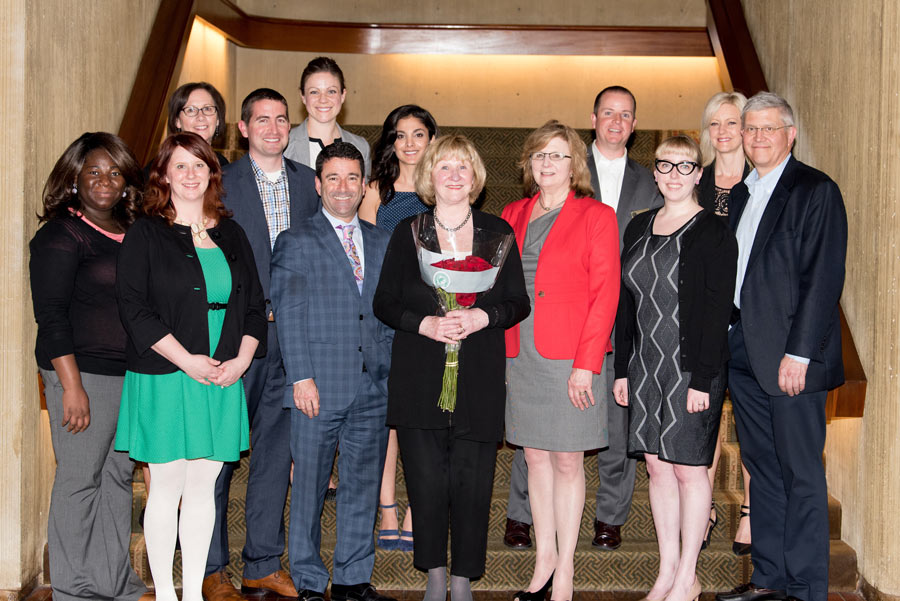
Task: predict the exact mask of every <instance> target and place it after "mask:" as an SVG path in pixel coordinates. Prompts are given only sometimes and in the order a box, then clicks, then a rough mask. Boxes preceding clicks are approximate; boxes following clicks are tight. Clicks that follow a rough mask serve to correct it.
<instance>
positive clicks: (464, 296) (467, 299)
mask: <svg viewBox="0 0 900 601" xmlns="http://www.w3.org/2000/svg"><path fill="white" fill-rule="evenodd" d="M477 296H478V294H477V293H475V292H457V293H456V302H457V303H459V306H461V307H471V306H472V305H474V304H475V297H477Z"/></svg>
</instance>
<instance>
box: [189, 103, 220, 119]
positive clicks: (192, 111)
mask: <svg viewBox="0 0 900 601" xmlns="http://www.w3.org/2000/svg"><path fill="white" fill-rule="evenodd" d="M181 112H182V113H184V114H185V116H186V117H196V116H197V113H203V114H204V115H206V116H207V117H212V116H213V115H215V114H216V113H217V112H218V109H217V108H216V105H214V104H207V105H206V106H201V107H196V106H186V107H184V108H183V109H181Z"/></svg>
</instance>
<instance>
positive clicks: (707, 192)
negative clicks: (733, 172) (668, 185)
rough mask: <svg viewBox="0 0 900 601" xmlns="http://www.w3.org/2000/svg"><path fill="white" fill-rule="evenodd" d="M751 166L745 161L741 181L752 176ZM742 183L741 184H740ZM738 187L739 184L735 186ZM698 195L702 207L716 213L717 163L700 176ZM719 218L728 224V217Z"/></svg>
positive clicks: (729, 208) (704, 169)
mask: <svg viewBox="0 0 900 601" xmlns="http://www.w3.org/2000/svg"><path fill="white" fill-rule="evenodd" d="M750 171H751V169H750V164H749V163H748V162H747V161H744V174H743V175H742V176H741V181H743V180H745V179H747V176H748V175H750ZM738 183H740V182H738ZM735 185H737V184H735ZM697 195H698V196H699V198H698V200H699V201H700V206H701V207H703V208H704V209H706V210H707V211H709V212H710V213H715V212H716V162H715V160H714V161H713V162H712V163H710V164H709V165H707V166H706V167H704V168H703V175H701V176H700V183H699V184H697ZM728 205H729V206H728V212H729V213H730V212H731V202H730V201H729V203H728ZM719 217H720V218H721V219H722V220H723V221H724V222H725V223H726V224H727V223H728V215H719Z"/></svg>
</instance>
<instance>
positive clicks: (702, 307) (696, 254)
mask: <svg viewBox="0 0 900 601" xmlns="http://www.w3.org/2000/svg"><path fill="white" fill-rule="evenodd" d="M658 211H659V209H653V210H651V211H647V212H645V213H642V214H640V215H637V216H635V217H634V219H632V220H631V223H629V224H628V228H627V229H626V230H625V239H624V251H623V252H624V254H623V256H622V265H625V262H626V261H627V260H628V257H630V255H631V254H632V253H633V252H635V248H634V247H635V244H636V243H637V242H638V241H639V240H641V239H642V238H643V234H644V231H645V230H646V229H647V226H648V224H649V223H650V220H651V219H652V218H653V216H654V215H656V213H657V212H658ZM737 255H738V247H737V240H736V239H735V237H734V234H733V233H732V232H731V229H730V228H729V227H728V226H727V225H725V223H723V222H722V220H721V219H720V218H719V217H717V216H716V215H715V214H713V213H712V212H710V211H707V210H705V209H704V210H703V211H702V212H701V214H700V215H699V217H698V218H697V222H696V223H694V225H693V226H692V227H691V228H690V229H689V230H688V231H686V232H685V233H684V236H683V237H682V246H681V255H680V262H679V265H678V326H679V331H680V334H679V336H680V339H681V340H680V343H681V369H682V370H683V371H689V372H691V382H690V387H691V388H693V389H694V390H699V391H701V392H709V387H710V381H711V380H712V379H713V378H714V377H715V376H716V375H717V374H718V373H719V372H720V371H721V369H722V366H723V365H724V364H725V362H726V361H728V358H729V354H728V340H727V339H728V322H729V320H730V318H731V310H732V307H733V305H734V280H735V274H736V272H737ZM636 311H637V307H636V306H635V301H634V296H633V295H632V294H631V292H629V290H628V288H627V287H626V286H625V282H624V280H623V282H622V287H621V293H620V295H619V310H618V312H617V313H616V365H615V369H616V378H617V379H618V378H624V377H626V376H627V375H628V362H629V361H630V360H631V355H632V348H633V345H634V337H635V336H636V335H637V329H636V324H635V313H636Z"/></svg>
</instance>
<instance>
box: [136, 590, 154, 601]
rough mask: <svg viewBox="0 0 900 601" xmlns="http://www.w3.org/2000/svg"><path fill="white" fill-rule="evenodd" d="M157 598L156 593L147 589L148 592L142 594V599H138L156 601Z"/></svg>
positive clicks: (140, 600) (139, 600)
mask: <svg viewBox="0 0 900 601" xmlns="http://www.w3.org/2000/svg"><path fill="white" fill-rule="evenodd" d="M155 600H156V593H152V592H150V591H147V592H146V593H144V594H143V595H141V598H140V599H138V601H155Z"/></svg>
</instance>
